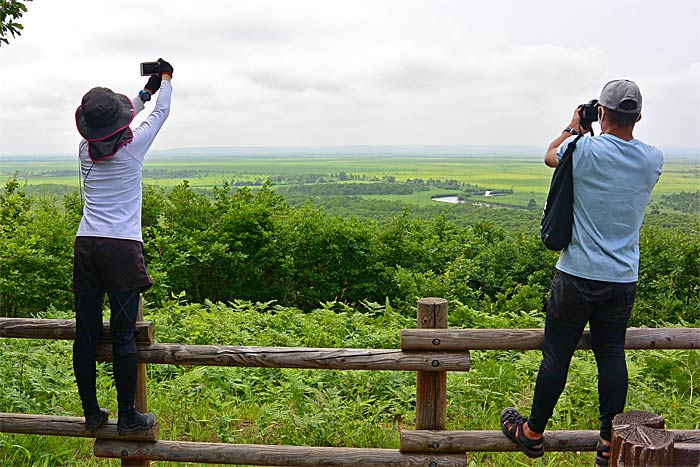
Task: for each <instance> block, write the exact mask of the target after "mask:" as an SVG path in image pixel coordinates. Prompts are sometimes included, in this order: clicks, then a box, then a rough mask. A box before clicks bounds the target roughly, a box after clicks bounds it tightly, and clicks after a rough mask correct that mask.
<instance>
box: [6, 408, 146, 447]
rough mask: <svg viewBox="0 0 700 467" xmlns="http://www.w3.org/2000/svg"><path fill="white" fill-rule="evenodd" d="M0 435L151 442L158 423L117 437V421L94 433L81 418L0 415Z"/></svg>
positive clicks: (110, 422)
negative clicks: (17, 434)
mask: <svg viewBox="0 0 700 467" xmlns="http://www.w3.org/2000/svg"><path fill="white" fill-rule="evenodd" d="M0 433H23V434H28V435H49V436H75V437H80V438H105V439H118V440H126V439H129V440H134V441H153V440H156V439H158V434H159V426H158V422H156V424H155V425H154V426H153V428H151V429H148V430H145V431H142V432H136V433H127V434H126V436H119V433H117V421H116V420H114V419H110V420H107V422H106V423H105V424H104V425H102V426H101V427H100V428H99V429H97V430H95V431H86V430H85V418H83V417H57V416H52V415H32V414H20V413H0Z"/></svg>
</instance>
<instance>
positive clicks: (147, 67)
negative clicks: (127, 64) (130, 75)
mask: <svg viewBox="0 0 700 467" xmlns="http://www.w3.org/2000/svg"><path fill="white" fill-rule="evenodd" d="M159 64H160V62H143V63H142V64H141V76H151V75H157V74H158V73H159V71H158V65H159Z"/></svg>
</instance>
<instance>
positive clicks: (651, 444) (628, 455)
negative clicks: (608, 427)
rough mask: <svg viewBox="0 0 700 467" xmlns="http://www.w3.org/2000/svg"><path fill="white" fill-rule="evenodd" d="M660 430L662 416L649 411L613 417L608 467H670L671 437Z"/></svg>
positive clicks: (631, 412)
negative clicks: (609, 466)
mask: <svg viewBox="0 0 700 467" xmlns="http://www.w3.org/2000/svg"><path fill="white" fill-rule="evenodd" d="M663 428H664V419H663V417H661V416H659V415H655V414H653V413H650V412H644V411H641V410H632V411H629V412H625V413H621V414H618V415H616V416H615V418H614V419H613V427H612V443H611V444H612V447H611V449H610V465H611V466H612V467H652V466H653V467H673V465H674V464H673V435H671V433H669V432H667V431H665V430H664V429H663Z"/></svg>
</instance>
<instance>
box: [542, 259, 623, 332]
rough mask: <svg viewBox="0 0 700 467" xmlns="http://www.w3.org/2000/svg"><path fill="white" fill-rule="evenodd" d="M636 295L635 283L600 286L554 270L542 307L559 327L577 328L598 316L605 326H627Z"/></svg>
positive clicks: (589, 280)
mask: <svg viewBox="0 0 700 467" xmlns="http://www.w3.org/2000/svg"><path fill="white" fill-rule="evenodd" d="M636 292H637V283H636V282H628V283H621V282H603V281H596V280H592V279H584V278H582V277H577V276H573V275H571V274H567V273H565V272H563V271H559V270H557V271H556V273H555V274H554V279H553V280H552V288H551V290H550V292H549V298H548V299H547V303H546V305H545V307H546V311H547V313H548V314H551V315H552V317H554V318H555V319H556V320H557V321H558V322H559V323H560V324H562V325H564V326H567V327H571V328H578V327H581V328H583V326H584V325H585V324H586V323H587V322H588V321H589V320H590V319H591V318H592V317H596V316H599V317H600V318H601V319H603V320H604V321H607V322H614V323H627V322H628V321H629V319H630V317H631V316H632V307H633V306H634V299H635V296H636Z"/></svg>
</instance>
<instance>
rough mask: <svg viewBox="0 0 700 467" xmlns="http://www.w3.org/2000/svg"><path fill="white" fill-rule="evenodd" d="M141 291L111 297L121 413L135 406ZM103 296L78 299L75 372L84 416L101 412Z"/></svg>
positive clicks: (115, 365)
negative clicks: (99, 368) (99, 345)
mask: <svg viewBox="0 0 700 467" xmlns="http://www.w3.org/2000/svg"><path fill="white" fill-rule="evenodd" d="M140 292H141V290H140V289H136V290H132V291H129V292H124V293H118V294H113V293H110V294H109V302H110V308H111V311H112V313H111V318H110V330H111V335H112V355H113V370H114V382H115V385H116V388H117V403H118V404H119V407H120V409H121V408H122V407H126V406H128V405H130V404H132V403H133V402H134V397H135V393H136V364H137V353H136V315H137V312H138V308H139V297H140ZM102 300H103V295H76V296H75V312H76V328H75V342H74V343H73V371H74V372H75V379H76V382H77V383H78V393H79V394H80V400H81V401H82V404H83V412H84V413H85V415H86V416H87V415H89V414H92V413H95V412H97V411H98V410H99V404H98V403H97V395H96V389H95V379H96V363H95V353H96V347H97V342H98V341H99V339H100V336H101V335H102V333H103V330H102Z"/></svg>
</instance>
